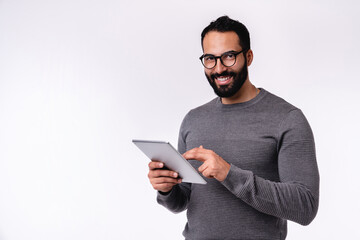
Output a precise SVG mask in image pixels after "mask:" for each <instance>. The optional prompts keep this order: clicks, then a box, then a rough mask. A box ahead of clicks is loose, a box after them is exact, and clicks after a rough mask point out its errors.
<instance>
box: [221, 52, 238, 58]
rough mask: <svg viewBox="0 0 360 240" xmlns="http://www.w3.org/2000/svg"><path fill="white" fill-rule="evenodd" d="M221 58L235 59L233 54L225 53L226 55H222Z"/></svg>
mask: <svg viewBox="0 0 360 240" xmlns="http://www.w3.org/2000/svg"><path fill="white" fill-rule="evenodd" d="M223 57H224V58H225V59H233V58H235V54H233V53H227V54H224V55H223Z"/></svg>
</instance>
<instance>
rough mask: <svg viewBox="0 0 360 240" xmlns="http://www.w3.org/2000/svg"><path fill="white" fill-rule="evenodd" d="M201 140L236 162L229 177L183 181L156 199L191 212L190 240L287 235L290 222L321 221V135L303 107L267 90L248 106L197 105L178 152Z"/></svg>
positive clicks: (214, 102)
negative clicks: (317, 142) (318, 149)
mask: <svg viewBox="0 0 360 240" xmlns="http://www.w3.org/2000/svg"><path fill="white" fill-rule="evenodd" d="M200 145H203V147H204V148H207V149H211V150H213V151H215V152H216V153H217V154H218V155H220V156H221V157H222V158H223V159H224V160H225V161H227V162H228V163H230V164H231V168H230V171H229V173H228V175H227V177H226V179H225V180H224V181H223V182H219V181H217V180H216V179H206V181H207V182H208V184H206V185H201V184H190V183H181V184H179V185H176V186H175V187H174V188H173V189H172V191H171V192H170V193H168V194H166V195H164V194H161V193H160V192H159V193H158V197H157V200H158V202H159V203H160V204H161V205H163V206H165V207H166V208H168V209H169V210H170V211H172V212H181V211H183V210H185V209H187V218H188V222H187V224H186V226H185V229H184V231H183V235H184V236H185V238H186V239H197V240H198V239H246V240H251V239H266V240H271V239H277V240H278V239H280V240H282V239H285V237H286V234H287V224H286V220H291V221H294V222H297V223H300V224H302V225H307V224H309V223H310V222H311V221H312V220H313V219H314V217H315V215H316V213H317V209H318V203H319V173H318V167H317V163H316V156H315V145H314V138H313V134H312V131H311V128H310V126H309V124H308V122H307V120H306V118H305V116H304V115H303V114H302V112H301V111H300V110H299V109H298V108H296V107H294V106H292V105H291V104H289V103H287V102H286V101H284V100H283V99H281V98H279V97H277V96H275V95H273V94H271V93H269V92H267V91H266V90H265V89H261V91H260V93H259V94H258V95H257V96H256V97H255V98H253V99H252V100H250V101H248V102H245V103H238V104H231V105H224V104H222V103H221V99H220V98H215V99H214V100H212V101H211V102H209V103H207V104H205V105H203V106H200V107H198V108H196V109H193V110H191V111H190V112H189V113H188V114H187V115H186V117H185V118H184V120H183V123H182V125H181V129H180V134H179V142H178V149H179V152H181V153H184V152H185V151H187V150H190V149H192V148H195V147H199V146H200ZM190 162H191V164H192V165H193V166H194V167H195V168H196V169H197V168H198V167H199V166H200V165H201V162H198V161H195V160H190Z"/></svg>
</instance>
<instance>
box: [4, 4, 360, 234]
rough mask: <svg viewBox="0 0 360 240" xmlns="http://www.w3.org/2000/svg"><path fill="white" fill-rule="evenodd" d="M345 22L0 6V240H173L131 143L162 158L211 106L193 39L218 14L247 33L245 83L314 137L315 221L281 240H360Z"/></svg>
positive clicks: (338, 9) (346, 7)
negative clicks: (279, 103)
mask: <svg viewBox="0 0 360 240" xmlns="http://www.w3.org/2000/svg"><path fill="white" fill-rule="evenodd" d="M359 9H360V4H359V3H358V1H355V0H354V1H350V0H348V1H344V0H342V1H340V0H339V1H331V0H328V1H325V0H324V1H313V0H312V1H295V0H294V1H285V0H284V1H265V0H264V1H256V0H252V1H250V0H249V1H239V0H236V1H213V0H201V1H200V0H199V1H190V0H185V1H156V0H155V1H154V0H152V1H145V0H144V1H121V0H120V1H119V0H118V1H115V0H102V1H100V0H90V1H89V0H63V1H47V0H33V1H25V0H0V239H1V240H23V239H36V240H40V239H44V240H45V239H46V240H48V239H54V240H56V239H90V240H92V239H101V240H103V239H144V238H146V239H182V236H181V233H182V230H183V228H184V225H185V222H186V216H185V214H184V213H181V214H177V215H175V214H172V213H170V212H168V211H167V210H166V209H164V208H163V207H161V206H159V205H158V204H157V203H156V201H155V196H156V194H155V191H154V190H153V189H152V187H151V185H150V184H149V182H148V179H147V162H148V160H147V159H146V157H145V156H144V155H143V154H142V153H141V152H140V151H139V150H138V149H136V148H135V146H134V145H133V144H132V143H131V139H133V138H144V139H158V140H168V141H170V142H172V143H173V145H176V144H177V134H178V130H179V126H180V123H181V121H182V118H183V117H184V115H185V114H186V113H187V112H188V111H189V110H190V109H191V108H194V107H197V106H198V105H200V104H203V103H205V102H207V101H209V100H211V99H212V98H213V97H214V93H213V91H212V89H211V88H210V87H209V86H208V83H207V80H206V79H205V77H204V73H203V68H202V66H201V63H200V61H199V60H198V57H199V56H200V55H201V54H202V51H201V47H200V33H201V31H202V29H203V28H204V27H205V26H207V25H208V24H209V22H210V21H211V20H214V19H216V18H217V17H219V16H221V15H224V14H227V15H229V16H230V17H232V18H234V19H237V20H239V21H241V22H243V23H244V24H245V25H246V26H247V27H248V29H249V31H250V33H251V37H252V49H253V51H254V57H255V58H254V62H253V64H252V66H251V67H250V68H249V71H250V79H251V81H252V82H253V83H254V84H255V85H256V86H257V87H263V88H265V89H267V90H268V91H270V92H273V93H275V94H277V95H279V96H281V97H283V98H284V99H286V100H287V101H289V102H290V103H292V104H294V105H295V106H297V107H299V108H301V109H302V110H303V112H304V113H305V115H306V116H307V118H308V120H309V122H310V124H311V126H312V128H313V132H314V135H315V140H316V146H317V157H318V164H319V168H320V175H321V191H320V195H321V196H320V208H319V212H318V215H317V217H316V218H315V220H314V221H313V222H312V223H311V225H309V226H307V227H303V226H300V225H298V224H295V223H289V233H288V239H299V240H300V239H360V231H359V229H358V228H359V221H358V219H359V214H360V207H359V197H360V187H359V182H360V177H359V174H358V172H359V167H360V163H359V162H360V158H359V135H360V129H359V122H360V116H359V102H360V97H359V94H358V92H357V90H358V89H359V86H360V84H359V82H360V73H359V67H360V66H359V56H360V47H359V43H360V17H359ZM224 124H226V123H224ZM209 227H211V226H209Z"/></svg>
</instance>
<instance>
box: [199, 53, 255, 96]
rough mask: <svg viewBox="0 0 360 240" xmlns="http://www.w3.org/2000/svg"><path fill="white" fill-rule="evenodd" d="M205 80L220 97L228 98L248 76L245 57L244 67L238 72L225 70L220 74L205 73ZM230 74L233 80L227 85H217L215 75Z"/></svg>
mask: <svg viewBox="0 0 360 240" xmlns="http://www.w3.org/2000/svg"><path fill="white" fill-rule="evenodd" d="M205 76H206V78H207V80H208V81H209V83H210V85H211V87H212V88H213V89H214V92H215V94H216V95H218V96H219V97H221V98H229V97H232V96H234V95H235V94H236V93H237V92H238V91H239V90H240V88H241V87H242V85H243V84H244V82H245V81H246V79H247V76H248V69H247V61H246V58H245V64H244V67H243V68H242V69H241V70H240V71H239V72H233V71H225V72H222V73H220V74H217V73H215V74H211V75H210V76H209V75H207V74H206V73H205ZM222 76H230V77H232V78H233V81H232V82H231V83H230V84H229V85H223V86H217V85H216V83H215V79H216V78H217V77H222Z"/></svg>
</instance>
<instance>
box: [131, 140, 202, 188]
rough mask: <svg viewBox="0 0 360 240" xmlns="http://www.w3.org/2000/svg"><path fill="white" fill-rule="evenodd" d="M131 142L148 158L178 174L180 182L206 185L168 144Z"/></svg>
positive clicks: (144, 141)
mask: <svg viewBox="0 0 360 240" xmlns="http://www.w3.org/2000/svg"><path fill="white" fill-rule="evenodd" d="M132 141H133V143H134V144H135V145H136V146H137V147H138V148H139V149H140V150H141V151H142V152H143V153H145V155H146V156H147V157H148V158H150V159H151V160H155V161H160V162H163V163H164V164H165V167H167V168H169V169H171V170H173V171H175V172H177V173H179V177H180V178H182V182H189V183H200V184H206V181H205V180H204V179H203V178H202V177H201V176H200V174H199V173H198V172H197V171H196V170H195V168H193V166H191V164H190V163H189V162H188V161H187V160H186V159H185V158H183V156H182V155H181V154H180V153H179V152H178V151H177V150H176V149H175V148H174V147H173V146H172V145H171V144H170V143H169V142H163V141H148V140H132Z"/></svg>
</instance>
